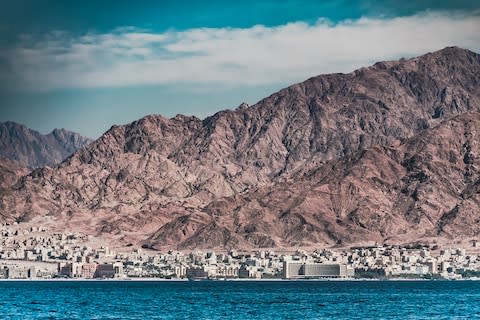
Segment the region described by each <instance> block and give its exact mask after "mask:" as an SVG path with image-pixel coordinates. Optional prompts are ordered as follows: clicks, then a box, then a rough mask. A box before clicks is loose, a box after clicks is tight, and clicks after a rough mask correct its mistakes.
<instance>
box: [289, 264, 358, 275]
mask: <svg viewBox="0 0 480 320" xmlns="http://www.w3.org/2000/svg"><path fill="white" fill-rule="evenodd" d="M283 273H284V278H285V279H316V278H349V277H353V275H354V269H353V268H351V267H349V266H347V265H346V264H339V263H333V264H326V263H306V262H297V261H293V262H292V261H288V260H286V261H284V263H283Z"/></svg>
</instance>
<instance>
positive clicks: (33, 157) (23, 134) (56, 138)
mask: <svg viewBox="0 0 480 320" xmlns="http://www.w3.org/2000/svg"><path fill="white" fill-rule="evenodd" d="M90 142H91V140H90V139H88V138H85V137H82V136H81V135H79V134H78V133H74V132H70V131H67V130H65V129H55V130H53V131H52V132H51V133H49V134H47V135H43V134H41V133H39V132H37V131H34V130H31V129H29V128H27V127H25V126H23V125H21V124H18V123H15V122H10V121H8V122H3V123H0V157H3V158H7V159H10V160H13V161H15V162H17V163H19V164H20V165H22V166H25V167H29V168H38V167H43V166H46V165H48V166H53V165H56V164H58V163H60V162H62V161H63V160H65V158H66V157H68V156H69V155H71V154H72V153H74V152H75V151H77V150H78V149H80V148H82V147H83V146H85V145H87V144H88V143H90Z"/></svg>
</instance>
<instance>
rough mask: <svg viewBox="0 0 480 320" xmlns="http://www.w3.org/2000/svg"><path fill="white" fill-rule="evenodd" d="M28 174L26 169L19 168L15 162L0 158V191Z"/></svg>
mask: <svg viewBox="0 0 480 320" xmlns="http://www.w3.org/2000/svg"><path fill="white" fill-rule="evenodd" d="M28 173H29V170H28V169H27V168H26V167H22V166H20V165H19V164H18V163H16V162H15V161H12V160H9V159H5V158H0V189H8V188H9V187H11V186H13V185H14V184H15V183H16V182H17V181H18V179H19V178H20V177H21V176H24V175H26V174H28Z"/></svg>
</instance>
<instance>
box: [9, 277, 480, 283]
mask: <svg viewBox="0 0 480 320" xmlns="http://www.w3.org/2000/svg"><path fill="white" fill-rule="evenodd" d="M439 281H472V282H476V281H480V278H470V279H180V278H176V279H162V278H124V279H82V278H76V279H75V278H71V279H0V282H284V283H285V282H439Z"/></svg>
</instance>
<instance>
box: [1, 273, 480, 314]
mask: <svg viewBox="0 0 480 320" xmlns="http://www.w3.org/2000/svg"><path fill="white" fill-rule="evenodd" d="M0 318H1V319H475V318H480V282H475V281H403V282H400V281H274V282H273V281H255V282H254V281H248V282H245V281H244V282H238V281H200V282H167V281H162V282H159V281H157V282H145V281H139V282H136V281H37V282H32V281H4V282H0Z"/></svg>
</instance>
